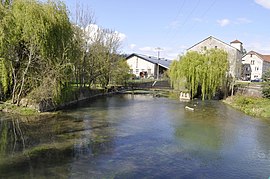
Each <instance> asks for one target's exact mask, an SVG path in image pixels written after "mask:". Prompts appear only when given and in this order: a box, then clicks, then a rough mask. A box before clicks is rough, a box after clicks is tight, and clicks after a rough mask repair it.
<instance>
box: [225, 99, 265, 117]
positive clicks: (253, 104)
mask: <svg viewBox="0 0 270 179" xmlns="http://www.w3.org/2000/svg"><path fill="white" fill-rule="evenodd" d="M224 102H225V103H227V104H229V105H231V106H232V107H234V108H236V109H238V110H241V111H243V112H244V113H246V114H248V115H251V116H255V117H261V118H270V99H266V98H256V97H248V96H240V95H236V96H232V97H229V98H227V99H226V100H224Z"/></svg>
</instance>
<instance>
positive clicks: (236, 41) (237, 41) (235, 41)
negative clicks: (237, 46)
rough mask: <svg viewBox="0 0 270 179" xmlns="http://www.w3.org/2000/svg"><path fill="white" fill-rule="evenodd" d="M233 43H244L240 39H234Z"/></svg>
mask: <svg viewBox="0 0 270 179" xmlns="http://www.w3.org/2000/svg"><path fill="white" fill-rule="evenodd" d="M232 43H242V42H240V41H239V40H234V41H232V42H231V44H232Z"/></svg>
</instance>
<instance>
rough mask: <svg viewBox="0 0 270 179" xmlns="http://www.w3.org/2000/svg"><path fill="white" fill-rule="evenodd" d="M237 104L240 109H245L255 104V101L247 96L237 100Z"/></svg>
mask: <svg viewBox="0 0 270 179" xmlns="http://www.w3.org/2000/svg"><path fill="white" fill-rule="evenodd" d="M235 103H236V105H237V106H239V107H244V106H247V105H250V104H254V100H253V99H252V98H248V97H245V96H239V97H237V98H236V100H235Z"/></svg>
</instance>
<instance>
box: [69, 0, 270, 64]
mask: <svg viewBox="0 0 270 179" xmlns="http://www.w3.org/2000/svg"><path fill="white" fill-rule="evenodd" d="M64 2H65V3H66V5H67V7H68V9H69V12H70V17H71V19H74V17H75V14H76V13H75V12H76V4H80V7H82V8H83V9H84V10H85V11H87V12H89V13H91V14H94V20H95V24H96V25H98V26H99V27H102V28H108V29H111V30H114V31H116V33H118V34H119V35H121V40H122V41H121V47H120V49H119V52H120V53H124V54H130V53H139V54H145V55H152V56H157V54H158V52H157V50H156V49H157V48H158V47H159V48H161V50H160V57H161V58H167V59H171V60H173V59H176V58H177V56H178V55H182V54H184V53H185V50H186V49H187V48H189V47H191V46H193V45H194V44H196V43H198V42H200V41H202V40H204V39H205V38H207V37H209V36H214V37H216V38H218V39H220V40H222V41H223V42H226V43H230V42H231V41H234V40H236V39H237V40H239V41H241V42H242V43H243V46H244V48H245V49H246V50H247V51H250V50H254V51H256V52H258V53H262V54H265V55H266V54H270V23H269V22H270V21H269V19H270V0H159V1H157V0H64Z"/></svg>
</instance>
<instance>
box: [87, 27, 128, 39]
mask: <svg viewBox="0 0 270 179" xmlns="http://www.w3.org/2000/svg"><path fill="white" fill-rule="evenodd" d="M102 30H103V29H102V28H101V27H99V26H98V25H96V24H89V25H88V26H87V27H86V28H85V32H86V33H87V38H88V42H89V43H91V42H93V41H95V38H97V37H98V36H99V33H100V32H101V31H102ZM104 32H106V31H104ZM106 36H107V37H112V36H115V37H117V38H118V39H119V41H120V42H123V41H124V40H125V39H126V35H125V34H123V33H120V32H118V31H113V32H112V33H108V34H106Z"/></svg>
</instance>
